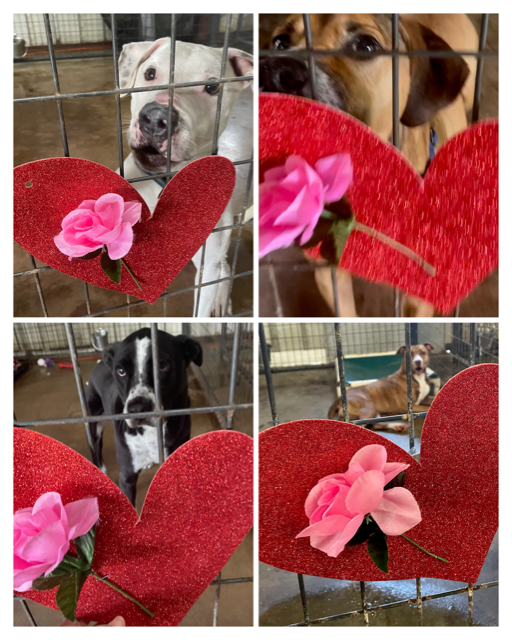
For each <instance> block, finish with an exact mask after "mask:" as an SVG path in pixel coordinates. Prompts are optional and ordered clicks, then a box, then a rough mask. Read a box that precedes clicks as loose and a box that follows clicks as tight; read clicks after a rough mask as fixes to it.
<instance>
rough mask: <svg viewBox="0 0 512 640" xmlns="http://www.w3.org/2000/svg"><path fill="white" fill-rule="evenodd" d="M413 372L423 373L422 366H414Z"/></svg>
mask: <svg viewBox="0 0 512 640" xmlns="http://www.w3.org/2000/svg"><path fill="white" fill-rule="evenodd" d="M414 373H415V374H416V375H419V374H420V373H424V369H423V367H414Z"/></svg>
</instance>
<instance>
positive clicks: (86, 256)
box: [78, 247, 103, 260]
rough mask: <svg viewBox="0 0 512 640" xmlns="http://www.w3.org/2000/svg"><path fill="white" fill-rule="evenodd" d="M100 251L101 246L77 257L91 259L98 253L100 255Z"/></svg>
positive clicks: (101, 249)
mask: <svg viewBox="0 0 512 640" xmlns="http://www.w3.org/2000/svg"><path fill="white" fill-rule="evenodd" d="M102 251H103V247H101V248H100V249H96V251H91V253H86V254H85V256H81V257H80V258H78V260H93V259H94V258H97V257H98V256H99V255H101V252H102Z"/></svg>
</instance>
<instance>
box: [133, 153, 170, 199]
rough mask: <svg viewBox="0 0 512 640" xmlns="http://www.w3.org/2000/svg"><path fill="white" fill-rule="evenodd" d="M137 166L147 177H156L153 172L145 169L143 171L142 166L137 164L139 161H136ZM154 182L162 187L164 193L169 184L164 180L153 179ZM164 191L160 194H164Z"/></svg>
mask: <svg viewBox="0 0 512 640" xmlns="http://www.w3.org/2000/svg"><path fill="white" fill-rule="evenodd" d="M134 160H135V158H134ZM135 164H136V166H137V167H138V168H139V169H140V170H141V171H142V173H145V174H146V175H147V176H153V175H154V174H153V173H152V172H151V171H146V170H145V169H143V168H142V167H141V166H140V164H139V163H138V162H137V160H135ZM169 180H170V178H169ZM153 181H154V182H156V183H157V185H158V186H159V187H162V191H163V190H164V189H165V187H166V186H167V182H166V181H165V180H163V179H162V178H153ZM162 191H160V193H162ZM160 193H159V194H158V197H160Z"/></svg>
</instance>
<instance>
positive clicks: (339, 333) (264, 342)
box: [259, 323, 499, 627]
mask: <svg viewBox="0 0 512 640" xmlns="http://www.w3.org/2000/svg"><path fill="white" fill-rule="evenodd" d="M438 324H439V325H440V326H441V323H438ZM267 326H272V325H271V324H269V325H264V324H262V323H260V324H259V340H260V351H261V360H262V363H263V373H264V375H265V381H266V387H267V392H268V398H269V404H270V411H271V414H272V422H273V425H274V426H277V425H278V424H280V420H279V412H278V406H277V402H276V394H275V390H274V382H273V377H272V374H273V369H272V368H271V362H270V351H271V350H269V348H268V345H269V337H268V335H267V331H266V327H267ZM315 326H316V325H315ZM326 326H329V327H330V331H331V332H332V333H334V340H335V345H336V373H337V379H336V380H337V381H336V384H337V386H338V388H339V389H340V392H341V401H342V410H343V416H344V417H343V421H344V422H352V424H358V425H368V424H371V423H372V422H396V421H406V422H408V424H409V430H408V437H409V453H410V454H411V455H414V454H416V453H417V452H416V447H415V443H414V420H415V418H425V417H426V415H427V412H421V413H413V395H412V388H413V387H412V366H411V344H414V342H415V341H413V340H412V338H411V334H412V332H413V329H414V330H417V329H416V325H411V324H410V323H405V324H403V325H395V326H399V327H400V329H401V331H402V337H401V339H400V340H399V342H402V341H403V342H405V347H406V364H407V402H408V411H407V414H406V415H400V416H388V417H385V418H382V417H378V418H373V419H371V420H368V419H366V420H354V421H350V420H349V414H348V405H347V392H346V382H345V373H344V358H345V356H346V353H345V345H344V341H343V333H344V331H345V328H346V327H347V323H343V324H340V323H334V324H333V325H326ZM419 326H424V325H419ZM462 326H463V333H464V332H467V334H468V335H469V355H468V358H469V359H468V363H467V365H465V366H466V367H470V366H474V365H475V364H476V361H477V339H476V335H477V332H476V326H475V324H474V323H471V324H464V325H462ZM491 327H492V325H491ZM484 329H485V330H486V331H487V330H488V329H487V327H481V330H482V331H484ZM496 361H497V359H496ZM297 578H298V585H299V593H300V597H301V603H302V612H303V619H302V620H301V621H297V622H295V623H293V624H291V625H290V626H297V627H303V626H307V627H309V626H316V625H322V624H324V623H331V622H333V621H335V620H340V619H342V618H349V617H356V618H359V617H360V616H362V619H363V623H364V626H366V627H367V626H370V616H371V615H372V614H374V613H376V612H377V611H383V610H387V609H392V608H395V607H402V606H414V607H415V608H416V612H417V619H418V623H419V624H420V625H422V624H423V603H424V602H427V601H429V600H434V599H438V598H448V597H450V596H453V595H457V594H461V593H467V596H468V609H467V624H468V625H469V626H472V625H473V593H474V592H475V591H477V590H480V589H487V588H491V587H497V586H498V584H499V583H498V581H492V582H484V583H481V584H467V586H465V587H460V588H456V589H452V590H450V591H442V592H438V593H429V594H428V595H423V593H422V588H423V587H424V585H425V583H424V582H423V585H422V580H423V581H424V580H426V579H425V578H417V579H416V597H415V598H410V599H406V600H405V599H404V600H397V601H395V602H387V603H385V604H380V605H379V604H369V603H368V594H367V583H366V582H360V584H359V587H360V594H361V606H360V608H358V609H355V610H352V611H344V612H340V613H337V614H335V615H330V616H326V617H317V618H312V617H311V616H310V613H309V607H308V594H307V591H306V587H305V584H304V576H303V575H302V574H297Z"/></svg>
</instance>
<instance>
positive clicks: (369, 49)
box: [347, 33, 382, 53]
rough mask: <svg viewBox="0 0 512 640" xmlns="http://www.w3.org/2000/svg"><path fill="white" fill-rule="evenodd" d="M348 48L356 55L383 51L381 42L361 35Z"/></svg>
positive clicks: (353, 39)
mask: <svg viewBox="0 0 512 640" xmlns="http://www.w3.org/2000/svg"><path fill="white" fill-rule="evenodd" d="M347 48H348V50H349V51H353V52H354V53H375V52H376V51H381V50H382V47H381V46H380V42H379V41H378V40H376V39H375V38H374V37H373V36H369V35H366V34H364V33H360V34H358V35H357V36H355V37H354V38H352V40H351V41H350V42H349V43H348V45H347Z"/></svg>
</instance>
